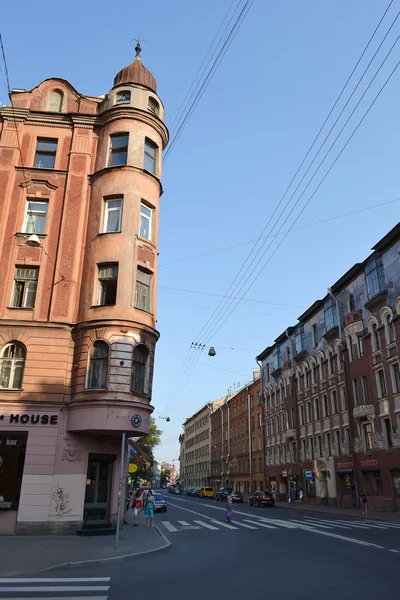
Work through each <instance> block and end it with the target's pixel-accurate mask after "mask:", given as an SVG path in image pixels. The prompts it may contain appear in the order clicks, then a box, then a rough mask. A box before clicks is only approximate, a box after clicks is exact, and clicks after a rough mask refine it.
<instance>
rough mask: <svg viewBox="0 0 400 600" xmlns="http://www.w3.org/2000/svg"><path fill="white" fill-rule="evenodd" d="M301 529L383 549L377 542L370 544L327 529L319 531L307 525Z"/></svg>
mask: <svg viewBox="0 0 400 600" xmlns="http://www.w3.org/2000/svg"><path fill="white" fill-rule="evenodd" d="M302 529H304V530H305V531H311V532H312V533H318V534H319V535H326V536H327V537H332V538H335V539H337V540H344V541H345V542H351V543H353V544H359V545H360V546H369V547H371V548H379V549H380V550H384V546H378V544H372V543H371V542H364V541H363V540H357V539H355V538H350V537H347V536H344V535H339V534H338V533H330V532H329V531H320V530H319V529H314V528H313V527H308V526H307V525H303V526H302Z"/></svg>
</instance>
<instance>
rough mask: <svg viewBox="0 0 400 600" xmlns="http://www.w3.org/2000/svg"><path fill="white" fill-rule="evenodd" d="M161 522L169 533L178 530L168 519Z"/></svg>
mask: <svg viewBox="0 0 400 600" xmlns="http://www.w3.org/2000/svg"><path fill="white" fill-rule="evenodd" d="M161 524H162V525H164V527H165V529H166V530H167V531H169V532H170V533H174V532H175V531H179V529H177V528H176V527H174V526H173V525H172V523H170V522H169V521H161Z"/></svg>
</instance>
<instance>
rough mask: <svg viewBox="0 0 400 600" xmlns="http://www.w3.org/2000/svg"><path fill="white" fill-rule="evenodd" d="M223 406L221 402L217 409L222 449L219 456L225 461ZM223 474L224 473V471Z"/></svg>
mask: <svg viewBox="0 0 400 600" xmlns="http://www.w3.org/2000/svg"><path fill="white" fill-rule="evenodd" d="M223 407H224V405H223V404H222V405H221V406H220V407H219V410H220V411H221V449H222V456H221V458H224V461H225V454H224V452H225V443H224V411H223ZM222 465H223V462H222V461H221V467H222ZM224 474H225V473H224Z"/></svg>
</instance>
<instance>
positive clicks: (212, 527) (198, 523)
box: [194, 521, 219, 531]
mask: <svg viewBox="0 0 400 600" xmlns="http://www.w3.org/2000/svg"><path fill="white" fill-rule="evenodd" d="M194 522H195V523H197V525H201V526H202V527H205V528H206V529H211V531H219V529H218V527H214V525H210V524H209V523H204V521H194Z"/></svg>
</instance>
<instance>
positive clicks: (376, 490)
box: [364, 471, 383, 496]
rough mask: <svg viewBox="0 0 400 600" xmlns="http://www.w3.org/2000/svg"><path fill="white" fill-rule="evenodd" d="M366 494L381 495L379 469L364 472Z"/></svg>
mask: <svg viewBox="0 0 400 600" xmlns="http://www.w3.org/2000/svg"><path fill="white" fill-rule="evenodd" d="M364 477H365V490H366V494H367V496H382V495H383V488H382V477H381V474H380V472H379V471H377V472H371V473H364Z"/></svg>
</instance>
